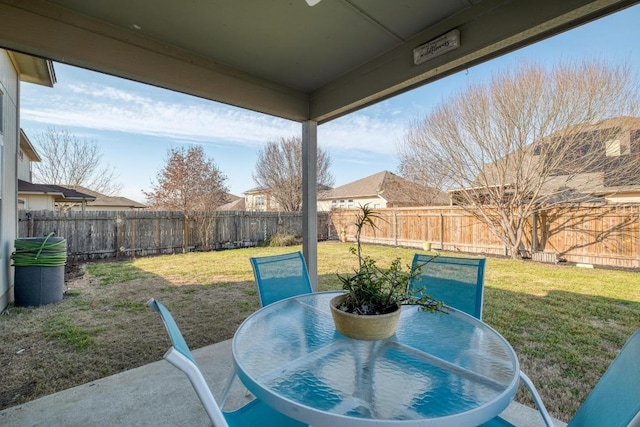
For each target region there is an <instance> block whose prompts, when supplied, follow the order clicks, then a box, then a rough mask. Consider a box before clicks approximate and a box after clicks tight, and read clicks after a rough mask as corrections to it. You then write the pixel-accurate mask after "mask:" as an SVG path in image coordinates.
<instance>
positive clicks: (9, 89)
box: [0, 49, 19, 310]
mask: <svg viewBox="0 0 640 427" xmlns="http://www.w3.org/2000/svg"><path fill="white" fill-rule="evenodd" d="M18 88H19V82H18V72H17V70H16V68H15V67H14V65H13V63H12V62H11V59H10V57H9V54H8V53H7V51H6V50H4V49H0V91H1V92H2V110H1V111H2V118H1V120H2V132H1V134H0V156H1V158H2V159H1V162H0V168H1V170H0V173H1V176H2V178H1V179H2V194H1V195H0V198H1V199H0V224H1V225H0V244H1V245H2V251H0V310H2V309H4V308H5V307H6V306H7V304H8V303H9V302H10V301H11V300H12V299H13V271H14V270H13V267H12V266H11V258H10V255H11V253H12V252H13V251H14V241H15V239H16V235H17V218H18V212H17V178H16V177H17V150H18V135H19V131H18V130H19V126H18V107H19V103H18V99H19V92H18V90H19V89H18Z"/></svg>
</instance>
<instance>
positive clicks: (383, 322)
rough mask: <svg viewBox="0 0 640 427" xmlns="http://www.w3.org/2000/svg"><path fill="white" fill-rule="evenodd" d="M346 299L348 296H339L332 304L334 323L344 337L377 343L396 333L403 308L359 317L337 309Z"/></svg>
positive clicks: (332, 300) (333, 299)
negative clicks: (376, 341)
mask: <svg viewBox="0 0 640 427" xmlns="http://www.w3.org/2000/svg"><path fill="white" fill-rule="evenodd" d="M346 297H347V296H346V295H338V296H337V297H334V298H332V299H331V302H330V304H331V315H332V316H333V323H334V324H335V325H336V329H337V330H338V332H340V333H341V334H342V335H344V336H346V337H349V338H353V339H356V340H364V341H375V340H383V339H385V338H389V337H390V336H392V335H393V334H394V333H395V332H396V327H397V326H398V319H400V312H401V311H402V307H401V306H399V307H398V309H397V310H396V311H394V312H391V313H387V314H377V315H359V314H353V313H347V312H344V311H342V310H339V309H337V308H336V307H337V306H338V305H340V303H341V302H342V300H344V299H345V298H346Z"/></svg>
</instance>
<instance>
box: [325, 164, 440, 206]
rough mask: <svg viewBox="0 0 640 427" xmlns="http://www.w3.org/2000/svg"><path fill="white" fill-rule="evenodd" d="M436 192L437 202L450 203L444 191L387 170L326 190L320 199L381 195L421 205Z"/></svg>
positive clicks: (406, 203) (389, 200) (394, 200)
mask: <svg viewBox="0 0 640 427" xmlns="http://www.w3.org/2000/svg"><path fill="white" fill-rule="evenodd" d="M434 192H435V194H434V196H435V200H436V203H438V204H448V202H449V199H448V197H447V196H446V194H445V193H444V192H442V191H439V190H436V189H433V188H429V187H425V186H423V185H420V184H416V183H415V182H413V181H409V180H407V179H404V178H402V177H400V176H398V175H396V174H394V173H392V172H389V171H386V170H385V171H382V172H378V173H376V174H374V175H371V176H368V177H366V178H362V179H359V180H357V181H353V182H350V183H348V184H345V185H342V186H340V187H336V188H334V189H332V190H328V191H324V192H322V193H321V194H319V195H318V200H335V199H362V198H374V197H380V198H382V199H384V200H386V201H387V203H389V204H398V205H404V206H407V205H413V206H419V205H424V204H426V200H427V199H428V198H430V196H431V195H432V194H433V193H434ZM432 204H435V203H432Z"/></svg>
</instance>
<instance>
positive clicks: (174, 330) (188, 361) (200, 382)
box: [147, 298, 229, 427]
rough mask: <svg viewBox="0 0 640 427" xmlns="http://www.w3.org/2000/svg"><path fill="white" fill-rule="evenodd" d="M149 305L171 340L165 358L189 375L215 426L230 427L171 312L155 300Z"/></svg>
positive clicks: (149, 302)
mask: <svg viewBox="0 0 640 427" xmlns="http://www.w3.org/2000/svg"><path fill="white" fill-rule="evenodd" d="M147 305H148V306H149V307H150V308H152V309H153V310H155V311H157V312H158V313H160V317H161V318H162V322H163V323H164V327H165V329H166V330H167V333H168V334H169V338H170V339H171V347H170V348H169V350H167V352H166V353H165V354H164V358H165V359H166V360H167V361H168V362H169V363H171V364H172V365H173V366H175V367H176V368H178V369H180V370H181V371H182V372H184V373H185V374H186V375H187V377H188V378H189V381H190V382H191V385H192V386H193V389H194V390H195V392H196V394H197V395H198V398H199V399H200V402H202V406H204V409H205V411H207V415H208V416H209V418H210V419H211V421H212V422H213V425H214V426H216V427H229V424H228V423H227V420H226V418H225V416H224V414H223V413H222V410H221V409H220V406H218V403H217V402H216V400H215V398H214V397H213V393H211V389H210V388H209V385H208V384H207V381H206V380H205V378H204V376H203V375H202V372H200V368H198V365H197V364H196V361H195V359H194V358H193V355H192V354H191V350H189V346H188V345H187V342H186V341H185V340H184V337H183V336H182V332H180V329H179V328H178V325H177V324H176V321H175V320H174V319H173V316H172V315H171V313H170V312H169V310H167V308H166V307H165V306H164V305H162V303H160V302H159V301H157V300H155V299H153V298H151V299H150V300H149V301H148V302H147Z"/></svg>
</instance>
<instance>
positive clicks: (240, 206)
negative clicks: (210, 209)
mask: <svg viewBox="0 0 640 427" xmlns="http://www.w3.org/2000/svg"><path fill="white" fill-rule="evenodd" d="M234 197H235V196H234ZM246 208H247V207H246V205H245V203H244V198H242V197H238V198H237V199H236V200H233V201H231V202H229V203H225V204H224V205H222V206H218V207H217V208H216V210H217V211H244V210H246Z"/></svg>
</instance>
